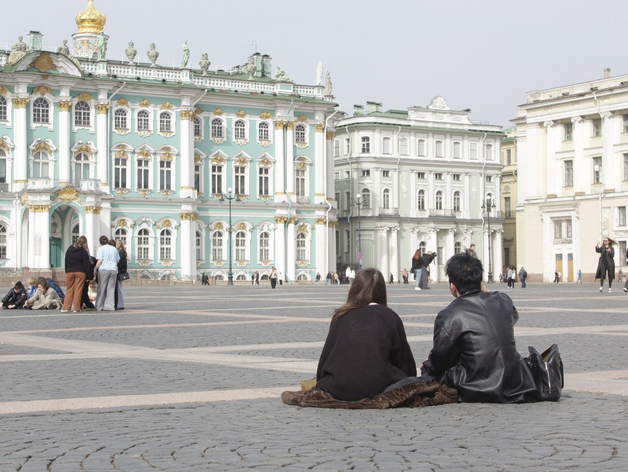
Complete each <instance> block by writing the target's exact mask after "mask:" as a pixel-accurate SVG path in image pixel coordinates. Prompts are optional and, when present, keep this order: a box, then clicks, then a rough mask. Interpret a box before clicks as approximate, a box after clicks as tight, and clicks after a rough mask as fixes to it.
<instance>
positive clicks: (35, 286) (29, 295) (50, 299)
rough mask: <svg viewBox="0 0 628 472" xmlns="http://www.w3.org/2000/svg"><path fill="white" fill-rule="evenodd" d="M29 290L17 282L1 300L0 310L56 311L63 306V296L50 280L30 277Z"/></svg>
mask: <svg viewBox="0 0 628 472" xmlns="http://www.w3.org/2000/svg"><path fill="white" fill-rule="evenodd" d="M27 283H28V285H29V288H28V289H27V288H26V287H24V284H23V283H22V282H21V281H17V282H16V283H15V285H14V286H13V288H12V289H11V290H9V292H8V293H7V294H6V295H5V296H4V298H3V299H2V309H4V310H15V309H20V308H24V309H29V310H58V309H60V308H61V306H62V305H63V300H64V298H65V295H64V293H63V291H62V290H61V288H60V287H59V286H58V285H57V284H55V283H54V282H53V281H52V279H50V278H44V277H39V278H37V279H36V278H35V277H30V278H29V279H28V281H27Z"/></svg>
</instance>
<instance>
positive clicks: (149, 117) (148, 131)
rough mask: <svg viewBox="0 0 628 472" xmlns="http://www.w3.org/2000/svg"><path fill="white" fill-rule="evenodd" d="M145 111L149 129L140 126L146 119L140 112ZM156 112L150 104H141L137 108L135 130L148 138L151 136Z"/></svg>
mask: <svg viewBox="0 0 628 472" xmlns="http://www.w3.org/2000/svg"><path fill="white" fill-rule="evenodd" d="M143 113H146V114H147V117H146V119H147V120H148V123H147V125H148V129H144V128H140V124H141V123H142V122H143V121H144V118H140V114H142V116H143ZM153 115H154V113H153V109H152V108H151V106H150V104H148V105H146V106H142V105H140V106H139V108H136V110H135V132H136V133H137V134H139V135H140V136H142V137H144V138H146V137H148V136H150V135H151V134H153V130H154V118H155V117H154V116H153Z"/></svg>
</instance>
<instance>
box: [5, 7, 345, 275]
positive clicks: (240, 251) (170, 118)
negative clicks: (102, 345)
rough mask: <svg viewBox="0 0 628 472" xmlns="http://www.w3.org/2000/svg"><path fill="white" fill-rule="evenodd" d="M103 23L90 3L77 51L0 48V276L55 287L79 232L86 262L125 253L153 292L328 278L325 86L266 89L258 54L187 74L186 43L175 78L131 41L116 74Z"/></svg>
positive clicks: (269, 85) (266, 72)
mask: <svg viewBox="0 0 628 472" xmlns="http://www.w3.org/2000/svg"><path fill="white" fill-rule="evenodd" d="M105 21H106V18H105V16H104V15H102V14H100V13H99V12H97V11H96V9H95V8H94V5H93V1H92V0H89V1H88V4H87V8H86V10H85V11H83V12H81V13H79V14H78V15H77V16H76V23H77V25H78V32H77V33H75V34H74V35H73V39H74V43H73V47H72V48H71V49H70V46H68V45H67V44H66V43H65V42H64V44H63V45H61V46H59V47H58V48H56V49H55V50H54V51H52V50H46V49H45V48H44V47H43V44H42V35H41V34H40V33H37V32H31V34H30V35H29V37H28V39H27V43H25V42H23V41H22V38H20V40H19V41H18V42H17V43H15V44H14V45H13V47H12V49H11V51H1V50H0V270H1V271H3V272H4V274H5V275H8V274H11V273H16V272H17V273H20V271H22V270H23V269H24V268H28V270H29V272H30V273H41V274H44V275H48V274H50V273H51V272H54V271H55V269H58V268H62V267H63V263H64V253H65V249H66V248H67V247H68V246H69V245H70V244H71V243H72V242H73V241H74V240H75V239H76V238H77V237H78V236H79V235H81V234H84V235H86V236H87V238H88V241H89V244H90V248H91V249H92V252H95V250H96V248H97V241H98V237H99V236H100V235H102V234H104V235H107V236H109V237H115V238H119V239H122V240H123V241H124V242H125V244H126V247H127V251H128V254H129V268H130V269H131V270H137V271H140V272H141V275H142V276H144V277H151V278H162V277H164V276H169V277H174V278H175V279H177V280H196V279H197V277H200V274H201V273H202V272H205V273H207V274H208V275H214V276H216V277H217V278H218V279H223V280H224V279H225V278H226V277H227V272H228V271H229V262H230V261H231V263H232V267H233V275H234V279H236V280H238V279H239V280H248V279H250V276H251V274H253V273H254V272H256V271H259V272H260V274H261V276H262V277H265V276H266V275H267V274H268V273H269V272H270V269H271V267H272V266H276V267H277V269H278V271H280V272H283V273H284V274H285V275H286V277H287V278H288V279H290V280H297V279H302V280H311V279H314V277H315V276H316V273H317V272H321V273H322V272H324V271H325V270H326V269H327V267H329V266H330V264H333V263H334V262H335V247H334V246H333V244H334V242H335V239H334V237H333V234H334V228H335V225H336V210H335V204H334V202H333V184H334V183H333V181H332V180H331V178H329V176H330V175H331V172H332V171H331V168H332V167H333V157H332V154H331V152H332V141H331V139H332V136H333V133H332V132H331V131H328V130H327V123H326V122H327V121H328V120H327V119H328V118H329V117H330V115H331V114H333V112H334V107H335V106H336V105H335V104H334V103H333V101H332V97H331V84H330V83H329V84H328V85H327V86H325V85H322V84H320V82H321V81H320V80H319V83H318V84H315V85H297V84H295V83H294V82H293V81H292V80H290V78H289V77H288V76H287V74H286V73H285V72H281V71H279V70H277V73H276V74H275V77H274V78H273V77H272V74H271V58H270V57H269V56H268V55H262V54H259V53H256V54H254V55H252V56H251V57H250V58H248V62H247V63H246V64H245V65H243V66H236V67H234V68H232V69H231V70H228V71H214V72H212V71H210V70H209V65H210V62H209V58H208V57H207V55H206V54H204V55H203V56H202V58H201V60H200V62H199V63H198V64H199V67H200V68H198V69H197V68H193V67H190V66H189V65H188V62H189V60H190V53H189V49H188V48H187V44H185V45H184V51H183V60H182V64H181V67H180V68H178V69H173V68H172V67H165V66H163V67H162V66H160V65H159V63H158V51H157V49H156V46H155V44H151V45H150V48H149V45H148V44H143V45H141V47H143V48H146V49H148V53H147V56H148V58H149V59H150V63H146V62H144V63H142V62H138V61H136V60H135V57H136V55H137V50H136V49H135V45H134V44H133V43H132V42H131V43H129V48H128V49H127V50H126V56H127V58H128V61H127V60H124V61H120V60H110V59H109V58H108V56H107V51H106V49H107V41H108V39H109V36H107V35H106V34H104V26H105ZM138 47H140V45H139V44H138ZM198 56H200V54H199V55H198ZM198 56H197V59H196V60H198ZM229 190H231V197H235V198H234V199H233V200H231V201H229V199H228V198H226V197H229ZM229 241H231V246H229Z"/></svg>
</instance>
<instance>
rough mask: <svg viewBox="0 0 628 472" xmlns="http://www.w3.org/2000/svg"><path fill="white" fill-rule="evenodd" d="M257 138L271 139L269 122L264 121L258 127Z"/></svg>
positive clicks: (261, 139) (262, 139)
mask: <svg viewBox="0 0 628 472" xmlns="http://www.w3.org/2000/svg"><path fill="white" fill-rule="evenodd" d="M257 139H259V140H260V141H269V140H270V133H269V127H268V123H266V122H265V121H262V122H261V123H260V124H259V125H258V127H257Z"/></svg>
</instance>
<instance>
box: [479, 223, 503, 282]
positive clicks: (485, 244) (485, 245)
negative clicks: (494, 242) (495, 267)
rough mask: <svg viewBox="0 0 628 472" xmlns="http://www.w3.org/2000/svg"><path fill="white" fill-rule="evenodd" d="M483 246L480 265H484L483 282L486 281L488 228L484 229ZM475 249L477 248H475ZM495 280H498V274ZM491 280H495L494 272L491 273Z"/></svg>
mask: <svg viewBox="0 0 628 472" xmlns="http://www.w3.org/2000/svg"><path fill="white" fill-rule="evenodd" d="M483 234H484V246H483V248H482V256H483V257H482V259H483V260H482V264H483V265H484V281H488V271H489V269H490V268H489V267H488V238H490V234H488V228H484V231H483ZM476 249H477V247H476ZM497 277H498V278H497V280H499V274H498V275H497ZM493 280H495V271H493Z"/></svg>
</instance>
